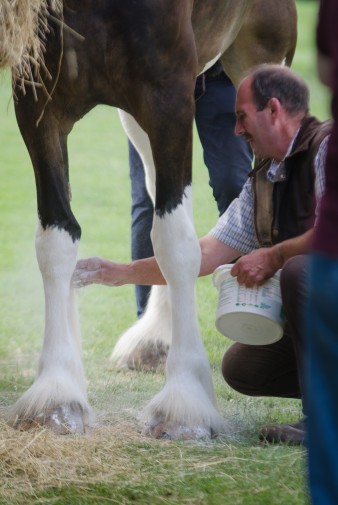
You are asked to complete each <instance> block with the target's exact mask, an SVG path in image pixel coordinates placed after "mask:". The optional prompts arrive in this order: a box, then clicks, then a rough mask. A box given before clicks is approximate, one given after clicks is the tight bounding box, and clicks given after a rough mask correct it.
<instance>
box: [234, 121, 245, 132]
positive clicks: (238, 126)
mask: <svg viewBox="0 0 338 505" xmlns="http://www.w3.org/2000/svg"><path fill="white" fill-rule="evenodd" d="M234 132H235V135H243V133H245V130H244V128H243V125H242V124H241V122H240V120H239V119H237V120H236V124H235V130H234Z"/></svg>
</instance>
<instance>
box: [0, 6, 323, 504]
mask: <svg viewBox="0 0 338 505" xmlns="http://www.w3.org/2000/svg"><path fill="white" fill-rule="evenodd" d="M298 5H299V19H300V25H299V43H298V48H297V52H296V57H295V62H294V68H295V69H296V70H297V71H299V72H300V73H301V75H303V76H304V77H305V78H306V80H307V82H308V84H309V86H310V90H311V96H312V98H311V109H312V112H313V113H314V114H315V115H317V116H318V117H320V118H322V119H324V118H326V117H327V116H328V93H327V91H326V90H325V89H324V88H323V87H322V86H321V85H320V84H319V82H318V79H317V77H316V69H315V52H314V42H313V34H314V26H315V16H316V10H317V4H316V3H315V2H299V4H298ZM9 99H10V86H9V81H8V80H7V81H5V82H4V83H3V84H2V86H1V88H0V139H1V150H0V170H1V172H0V173H1V183H0V230H1V248H0V279H1V282H0V360H1V369H0V392H1V399H0V403H1V404H2V405H9V404H11V403H12V402H13V401H15V399H16V398H18V397H19V395H20V394H21V393H22V392H23V391H25V390H26V389H27V387H28V386H29V385H30V384H31V382H32V380H33V379H34V374H35V370H36V364H37V359H38V354H39V350H40V347H41V335H42V331H43V295H42V283H41V279H40V274H39V271H38V267H37V263H36V259H35V250H34V234H35V227H36V203H35V183H34V178H33V172H32V168H31V163H30V160H29V157H28V155H27V152H26V150H25V146H24V144H23V141H22V139H21V137H20V135H19V132H18V129H17V126H16V122H15V118H14V114H13V106H12V103H10V104H9V106H8V101H9ZM90 145H91V146H93V147H92V148H90V147H89V146H90ZM69 152H70V153H69V155H70V165H71V183H72V192H73V210H74V212H75V215H76V216H77V219H78V220H79V222H80V223H81V226H82V230H83V235H82V241H81V248H80V255H81V256H87V255H93V254H95V255H96V254H97V255H102V256H106V257H110V258H113V259H115V260H117V261H127V260H128V259H129V257H130V237H129V230H130V196H129V194H130V183H129V177H128V162H127V142H126V138H125V135H124V133H123V131H122V129H121V127H120V125H119V122H118V119H117V113H116V111H115V110H114V109H110V108H107V107H97V108H96V109H95V110H93V111H92V112H91V113H90V114H88V115H87V116H86V117H85V118H84V119H83V120H82V121H81V122H80V123H79V124H77V125H76V127H75V128H74V131H73V132H72V134H71V136H70V139H69ZM194 215H195V225H196V230H197V233H198V235H202V234H204V233H206V232H207V231H208V230H209V229H210V228H211V227H212V226H213V224H214V223H215V221H216V219H217V210H216V205H215V203H214V202H213V199H212V194H211V190H210V188H209V186H208V178H207V174H206V169H205V167H204V165H203V161H202V152H201V147H200V145H199V143H198V141H197V140H196V142H195V144H194ZM197 299H198V308H199V312H198V315H199V322H200V326H201V333H202V335H203V338H204V341H205V346H206V349H207V352H208V355H209V359H210V363H211V367H212V371H213V377H214V383H215V389H216V394H217V397H218V401H219V407H220V410H221V412H222V414H223V415H224V416H225V417H226V418H227V419H229V422H230V423H231V426H232V432H233V436H232V437H230V438H229V437H228V438H226V437H223V438H222V437H220V438H219V439H217V440H214V441H210V442H208V443H201V442H191V443H183V442H170V443H168V442H165V441H156V440H150V439H147V438H145V437H143V436H142V435H141V434H140V425H139V423H138V420H137V414H138V412H139V411H140V409H141V407H142V406H143V405H144V404H145V403H146V402H147V401H148V400H149V399H151V397H152V396H153V395H154V394H155V393H156V392H157V391H159V390H160V388H161V387H162V384H163V382H164V377H163V375H161V374H158V375H155V374H146V373H137V374H136V373H132V372H119V373H116V372H115V371H114V370H113V369H112V367H111V365H110V364H109V361H108V358H109V355H110V353H111V350H112V348H113V346H114V343H115V342H116V340H117V338H118V336H119V335H120V334H121V333H122V332H123V331H124V330H125V329H126V328H128V327H129V326H130V324H131V323H132V322H134V320H135V301H134V293H133V287H131V286H125V287H122V288H118V289H110V288H105V287H102V286H93V287H90V288H87V289H85V290H83V291H81V292H80V294H79V305H80V314H81V322H82V335H83V353H84V362H85V367H86V373H87V378H88V390H89V397H90V402H91V404H92V405H93V407H94V409H95V411H96V412H97V414H98V419H99V420H100V421H101V422H102V423H103V433H102V432H101V431H100V436H98V434H97V432H96V431H95V430H94V431H93V432H92V433H91V434H89V435H88V436H87V437H79V438H76V437H69V438H66V439H64V438H62V439H56V440H55V439H54V438H53V436H52V435H51V434H49V433H43V434H42V436H41V437H43V438H41V437H40V438H39V439H38V440H36V441H34V443H31V445H30V442H29V440H30V437H31V435H27V434H21V433H17V432H12V431H8V432H7V431H6V433H5V435H6V436H5V437H4V439H3V440H2V442H1V443H0V481H1V482H2V483H3V485H2V487H1V488H0V489H1V491H0V504H7V503H11V504H12V503H13V504H15V503H18V504H21V503H26V504H27V505H32V504H38V503H40V504H47V503H48V504H49V503H52V504H58V505H68V504H74V505H82V504H102V503H118V504H131V503H137V504H148V503H152V504H189V505H199V504H201V505H202V504H203V505H204V504H210V505H218V504H219V505H224V504H225V505H228V504H231V505H271V504H276V505H277V504H278V505H303V504H305V503H306V502H307V498H306V486H305V484H306V483H305V478H304V468H305V459H304V455H305V452H304V450H302V449H299V448H289V447H279V446H276V447H264V446H260V445H259V444H258V442H257V431H258V428H259V426H261V425H263V424H265V423H268V422H276V421H278V422H288V421H293V420H296V419H297V418H298V417H299V416H300V403H299V402H298V401H292V400H281V399H274V398H265V399H264V398H249V397H245V396H241V395H239V394H237V393H236V392H234V391H233V390H231V389H230V388H229V387H227V386H226V385H225V384H224V382H223V380H222V378H221V374H220V362H221V359H222V355H223V353H224V351H225V349H226V347H227V346H228V345H229V344H230V342H229V341H228V340H227V339H225V338H223V337H222V336H220V335H219V334H218V333H217V331H216V329H215V326H214V319H215V310H216V301H217V293H216V291H215V290H214V288H213V287H212V284H211V279H210V278H205V279H199V280H198V283H197ZM4 429H5V428H3V430H2V432H4ZM27 437H28V438H27ZM41 441H43V443H42V442H41ZM38 442H40V443H41V445H38ZM44 449H45V450H44ZM47 449H48V451H47ZM6 451H7V452H6ZM20 451H23V452H20ZM53 451H56V453H55V454H56V455H54V456H53V454H54V453H53ZM57 451H58V452H57ZM87 453H88V454H89V457H88V460H87V459H85V458H84V456H83V455H84V454H87ZM16 455H17V457H16ZM14 457H15V458H16V459H15V460H14V459H13V458H14ZM82 458H83V459H82Z"/></svg>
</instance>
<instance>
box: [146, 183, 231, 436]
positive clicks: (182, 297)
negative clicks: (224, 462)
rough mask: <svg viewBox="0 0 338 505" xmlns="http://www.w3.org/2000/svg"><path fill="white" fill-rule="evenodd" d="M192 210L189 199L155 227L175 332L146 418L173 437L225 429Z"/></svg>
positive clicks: (154, 430)
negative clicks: (202, 310)
mask: <svg viewBox="0 0 338 505" xmlns="http://www.w3.org/2000/svg"><path fill="white" fill-rule="evenodd" d="M188 192H189V191H188ZM187 211H188V212H187ZM189 214H190V205H189V203H188V202H187V201H185V202H184V205H181V206H179V207H177V209H175V210H174V211H173V212H172V213H170V214H168V215H166V216H165V217H164V218H159V217H157V216H156V217H155V220H154V225H153V230H152V236H153V244H154V249H155V254H156V258H157V260H158V262H159V265H160V267H161V270H162V273H163V275H164V276H165V278H166V280H167V283H168V286H169V291H170V298H171V303H172V329H173V334H172V345H171V347H170V350H169V354H168V358H167V368H166V384H165V386H164V388H163V390H162V391H161V392H160V393H159V394H158V395H156V396H155V398H154V399H153V400H152V401H151V402H150V404H149V405H148V407H147V408H146V410H145V418H146V421H147V424H148V427H149V428H148V432H149V433H151V434H157V435H159V434H160V433H158V430H157V426H161V428H160V430H161V431H162V432H163V433H166V434H167V435H168V436H170V437H172V438H176V437H179V436H183V437H185V436H193V437H200V436H205V435H210V434H213V433H218V432H220V431H223V430H224V428H225V423H224V420H223V419H222V418H221V416H220V415H219V413H218V411H217V407H216V400H215V396H214V391H213V384H212V379H211V372H210V368H209V363H208V359H207V356H206V353H205V350H204V347H203V344H202V341H201V337H200V334H199V329H198V324H197V317H196V310H195V297H194V283H195V279H196V277H197V275H198V272H199V268H200V261H201V251H200V246H199V242H198V239H197V237H196V234H195V231H194V227H193V224H192V219H191V215H189Z"/></svg>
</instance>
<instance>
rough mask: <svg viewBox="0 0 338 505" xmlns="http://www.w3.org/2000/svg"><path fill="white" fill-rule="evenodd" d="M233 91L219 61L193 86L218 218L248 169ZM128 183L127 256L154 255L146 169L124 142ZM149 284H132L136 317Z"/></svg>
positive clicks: (248, 155) (249, 156)
mask: <svg viewBox="0 0 338 505" xmlns="http://www.w3.org/2000/svg"><path fill="white" fill-rule="evenodd" d="M235 98H236V90H235V88H234V86H233V84H232V82H231V81H230V79H229V78H228V76H227V75H226V74H225V73H224V71H223V69H222V65H221V63H220V61H217V62H216V63H215V64H214V65H213V66H212V67H211V68H210V69H209V70H207V71H206V72H204V73H203V74H202V75H200V76H199V77H197V79H196V85H195V104H196V112H195V123H196V127H197V131H198V135H199V138H200V141H201V144H202V147H203V157H204V162H205V165H206V167H207V168H208V173H209V184H210V186H211V188H212V190H213V196H214V198H215V200H216V203H217V208H218V212H219V215H221V214H223V212H224V211H225V210H226V209H227V208H228V206H229V205H230V203H231V202H232V200H233V199H234V198H236V197H237V196H238V194H239V192H240V190H241V189H242V186H243V184H244V182H245V181H246V179H247V176H248V173H249V172H250V170H251V166H252V152H251V149H250V146H249V145H248V144H247V143H246V142H245V141H244V139H242V138H241V137H238V136H236V135H234V128H235V123H236V115H235ZM128 150H129V171H130V181H131V197H132V203H131V257H132V260H137V259H142V258H148V257H150V256H153V254H154V252H153V246H152V243H151V240H150V231H151V227H152V222H153V215H154V207H153V203H152V201H151V199H150V197H149V195H148V192H147V189H146V186H145V177H144V169H143V165H142V161H141V158H140V156H139V155H138V153H137V151H136V149H135V148H134V146H133V144H132V143H131V142H130V141H129V142H128ZM149 292H150V286H144V285H136V286H135V296H136V305H137V315H138V317H140V316H141V315H142V314H143V313H144V311H145V308H146V305H147V301H148V297H149Z"/></svg>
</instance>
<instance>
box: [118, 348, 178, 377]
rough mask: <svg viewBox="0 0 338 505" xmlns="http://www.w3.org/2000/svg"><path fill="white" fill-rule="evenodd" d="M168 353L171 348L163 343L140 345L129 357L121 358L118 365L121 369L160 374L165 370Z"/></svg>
mask: <svg viewBox="0 0 338 505" xmlns="http://www.w3.org/2000/svg"><path fill="white" fill-rule="evenodd" d="M168 351H169V346H167V345H163V344H161V343H160V344H158V345H154V344H151V345H146V346H141V345H139V346H137V347H136V348H135V349H134V351H133V352H132V353H130V354H129V355H128V356H126V357H124V358H121V359H120V360H119V361H118V362H117V364H118V366H119V367H121V368H129V370H137V371H143V372H159V371H161V370H164V368H165V363H166V361H167V355H168Z"/></svg>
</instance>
